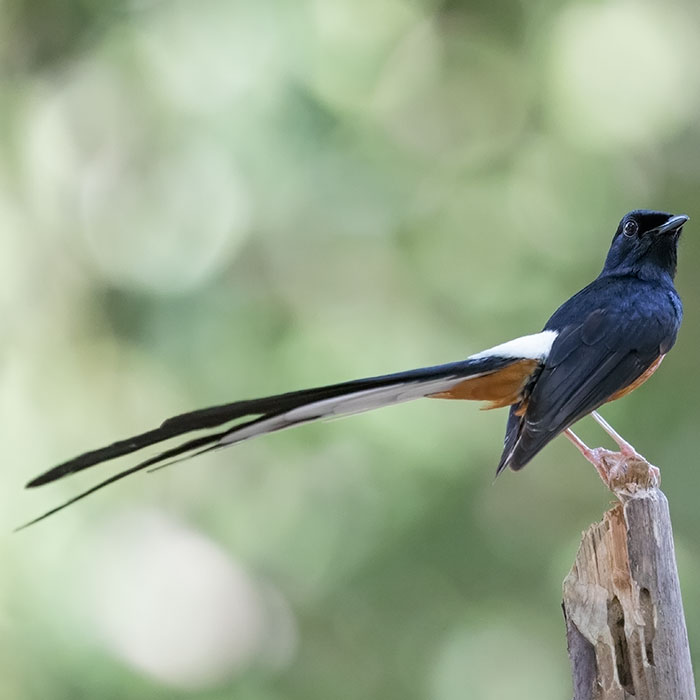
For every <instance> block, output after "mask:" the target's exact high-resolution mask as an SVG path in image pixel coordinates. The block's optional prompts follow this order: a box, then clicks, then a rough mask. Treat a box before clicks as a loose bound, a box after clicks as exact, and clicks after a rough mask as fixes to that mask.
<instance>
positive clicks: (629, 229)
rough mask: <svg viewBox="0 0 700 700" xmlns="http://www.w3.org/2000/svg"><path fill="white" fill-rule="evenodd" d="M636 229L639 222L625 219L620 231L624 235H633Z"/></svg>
mask: <svg viewBox="0 0 700 700" xmlns="http://www.w3.org/2000/svg"><path fill="white" fill-rule="evenodd" d="M638 230H639V224H638V223H637V222H636V221H635V220H634V219H630V220H629V221H626V222H625V225H624V226H623V227H622V233H624V234H625V236H634V234H635V233H637V231H638Z"/></svg>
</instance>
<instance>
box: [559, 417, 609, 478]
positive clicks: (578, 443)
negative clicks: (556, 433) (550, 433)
mask: <svg viewBox="0 0 700 700" xmlns="http://www.w3.org/2000/svg"><path fill="white" fill-rule="evenodd" d="M564 435H566V437H567V438H569V440H571V442H572V443H573V445H574V447H575V448H576V449H577V450H578V451H579V452H580V453H581V454H582V455H583V456H584V457H585V458H586V459H587V460H588V461H589V462H590V463H591V464H592V465H593V466H594V467H595V468H596V471H597V472H598V476H599V477H600V478H601V479H602V480H603V483H604V484H605V485H606V486H610V475H609V474H608V470H607V467H606V466H605V463H604V462H603V459H602V457H601V449H602V448H600V447H597V448H596V449H594V450H592V449H591V448H590V447H588V445H586V443H585V442H584V441H583V440H581V438H580V437H579V436H578V435H576V433H575V432H574V431H573V430H571V428H567V429H566V430H565V431H564Z"/></svg>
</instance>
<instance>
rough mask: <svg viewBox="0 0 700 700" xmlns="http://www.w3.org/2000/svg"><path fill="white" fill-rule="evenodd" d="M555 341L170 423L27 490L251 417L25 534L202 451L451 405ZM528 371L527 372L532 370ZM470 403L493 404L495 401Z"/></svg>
mask: <svg viewBox="0 0 700 700" xmlns="http://www.w3.org/2000/svg"><path fill="white" fill-rule="evenodd" d="M550 335H551V333H549V332H546V331H545V332H543V333H541V334H538V335H535V336H524V337H523V338H520V339H516V340H515V341H511V342H510V343H505V344H503V345H500V346H497V347H495V348H492V349H491V350H490V351H484V352H482V353H479V354H477V355H473V356H471V357H469V358H467V359H466V360H462V361H460V362H452V363H448V364H444V365H436V366H434V367H424V368H421V369H416V370H410V371H408V372H398V373H395V374H386V375H382V376H378V377H370V378H367V379H358V380H354V381H350V382H343V383H341V384H332V385H328V386H323V387H318V388H315V389H304V390H302V391H293V392H288V393H285V394H277V395H274V396H268V397H264V398H260V399H252V400H245V401H237V402H235V403H229V404H222V405H220V406H213V407H210V408H204V409H199V410H196V411H191V412H189V413H183V414H180V415H177V416H174V417H172V418H168V419H167V420H165V421H164V422H163V423H162V424H161V425H160V426H159V427H158V428H155V429H154V430H150V431H147V432H145V433H141V434H139V435H135V436H133V437H130V438H127V439H126V440H119V441H117V442H114V443H112V444H110V445H107V446H105V447H101V448H98V449H95V450H90V451H88V452H84V453H83V454H80V455H78V456H77V457H74V458H73V459H70V460H68V461H66V462H63V463H61V464H59V465H57V466H55V467H53V468H52V469H49V470H48V471H46V472H44V473H43V474H40V475H39V476H37V477H36V478H34V479H32V480H31V481H30V482H29V483H28V484H27V486H28V487H35V486H41V485H43V484H47V483H49V482H52V481H55V480H57V479H60V478H61V477H64V476H66V475H68V474H72V473H75V472H79V471H82V470H84V469H87V468H88V467H92V466H94V465H97V464H101V463H102V462H107V461H109V460H112V459H115V458H117V457H122V456H124V455H128V454H131V453H133V452H137V451H138V450H141V449H143V448H145V447H149V446H151V445H154V444H157V443H160V442H163V441H165V440H169V439H171V438H174V437H178V436H180V435H184V434H185V433H190V432H195V431H199V430H207V429H211V428H215V427H218V426H222V425H224V424H226V423H231V422H232V421H236V420H238V419H241V418H245V417H252V418H251V419H250V420H247V421H243V422H239V423H238V424H234V425H233V426H230V427H228V428H226V429H224V430H221V431H219V432H215V433H210V434H208V435H204V436H201V437H198V438H192V439H190V440H187V441H185V442H184V443H182V444H180V445H177V446H175V447H172V448H170V449H167V450H165V451H163V452H161V453H159V454H157V455H156V456H154V457H150V458H148V459H146V460H143V461H141V462H139V463H138V464H136V465H135V466H133V467H130V468H128V469H125V470H123V471H121V472H118V473H117V474H115V475H114V476H111V477H109V478H108V479H105V480H104V481H102V482H100V483H99V484H97V485H96V486H94V487H92V488H90V489H88V490H87V491H85V492H83V493H81V494H79V495H78V496H76V497H74V498H71V499H70V500H68V501H66V502H65V503H63V504H62V505H60V506H58V507H57V508H53V509H52V510H50V511H48V512H47V513H45V514H43V515H41V516H40V517H38V518H35V519H34V520H32V521H30V522H28V523H26V524H25V525H23V526H22V528H24V527H27V526H29V525H32V524H34V523H36V522H39V521H40V520H43V519H44V518H46V517H48V516H49V515H53V514H54V513H56V512H58V511H60V510H62V509H63V508H66V507H67V506H69V505H71V504H73V503H75V502H76V501H79V500H81V499H83V498H85V497H86V496H88V495H90V494H92V493H95V491H98V490H100V489H102V488H104V487H105V486H107V485H109V484H112V483H114V482H115V481H119V480H120V479H123V478H124V477H126V476H129V475H130V474H134V473H135V472H138V471H141V470H144V469H148V468H149V467H153V466H156V465H162V466H166V464H165V463H170V462H168V460H172V459H174V458H175V461H180V460H182V459H189V458H190V457H194V456H196V455H197V454H201V453H202V452H208V451H210V450H215V449H219V448H222V447H226V446H228V445H232V444H235V443H237V442H241V441H243V440H248V439H250V438H253V437H256V436H258V435H263V434H266V433H271V432H275V431H278V430H284V429H286V428H290V427H292V426H295V425H300V424H302V423H308V422H310V421H315V420H322V419H326V418H333V417H336V416H344V415H350V414H352V413H360V412H363V411H369V410H372V409H374V408H379V407H381V406H386V405H389V404H394V403H400V402H403V401H410V400H412V399H417V398H420V397H423V396H439V397H442V398H449V396H447V395H446V394H445V392H448V391H449V390H450V389H451V388H452V387H454V386H455V385H457V384H459V383H462V382H464V381H465V380H471V379H477V378H479V377H487V376H488V375H490V374H492V373H493V374H494V376H495V374H496V373H498V371H499V370H501V369H504V368H506V367H511V366H512V365H515V364H516V363H521V364H522V360H523V359H529V360H533V359H541V358H542V357H544V356H545V355H546V352H547V351H548V349H549V346H551V342H552V338H551V337H550ZM524 366H527V363H525V364H524ZM509 371H510V370H509ZM465 396H466V395H465ZM465 396H462V395H461V392H458V393H457V394H455V396H454V397H452V398H464V397H465ZM466 397H467V398H485V399H486V400H490V397H489V396H484V397H482V396H479V397H476V396H466ZM22 528H18V529H22Z"/></svg>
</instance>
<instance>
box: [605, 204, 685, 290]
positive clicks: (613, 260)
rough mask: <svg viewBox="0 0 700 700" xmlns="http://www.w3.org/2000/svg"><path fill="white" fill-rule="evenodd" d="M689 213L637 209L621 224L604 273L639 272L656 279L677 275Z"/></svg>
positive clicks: (632, 273) (639, 274)
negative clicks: (679, 249)
mask: <svg viewBox="0 0 700 700" xmlns="http://www.w3.org/2000/svg"><path fill="white" fill-rule="evenodd" d="M686 221H688V217H687V216H686V215H685V214H679V215H677V216H674V215H673V214H667V213H666V212H663V211H650V210H648V209H637V210H635V211H631V212H630V213H629V214H625V215H624V216H623V217H622V221H620V225H619V226H618V227H617V231H616V232H615V237H614V238H613V241H612V245H611V246H610V251H609V252H608V257H607V258H606V259H605V266H604V267H603V272H602V273H601V275H635V276H637V277H641V278H642V279H649V280H656V279H662V278H669V277H670V279H671V280H672V279H673V277H674V275H675V274H676V260H677V249H678V238H679V237H680V234H681V230H682V229H683V224H685V222H686Z"/></svg>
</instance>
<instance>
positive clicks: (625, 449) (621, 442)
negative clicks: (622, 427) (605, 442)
mask: <svg viewBox="0 0 700 700" xmlns="http://www.w3.org/2000/svg"><path fill="white" fill-rule="evenodd" d="M591 415H592V416H593V420H594V421H595V422H596V423H598V425H599V426H600V427H601V428H602V429H603V430H604V431H605V432H606V433H607V434H608V435H609V436H610V437H611V438H612V439H613V441H614V442H615V443H616V444H617V446H618V447H619V448H620V452H621V453H622V454H623V455H624V456H625V457H636V458H637V459H644V457H642V455H640V454H639V452H637V450H635V449H634V447H632V445H630V444H629V442H627V440H625V439H624V438H623V437H622V435H620V433H618V432H617V430H615V428H613V427H612V425H610V423H608V421H606V420H605V418H603V416H601V415H600V413H598V411H592V412H591Z"/></svg>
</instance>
